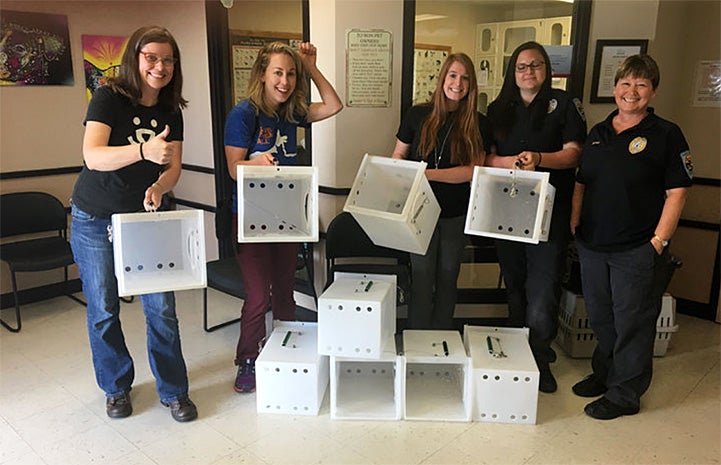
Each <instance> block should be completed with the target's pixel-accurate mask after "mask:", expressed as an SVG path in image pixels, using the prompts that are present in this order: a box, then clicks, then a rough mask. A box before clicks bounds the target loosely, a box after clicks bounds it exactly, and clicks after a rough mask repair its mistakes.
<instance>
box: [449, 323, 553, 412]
mask: <svg viewBox="0 0 721 465" xmlns="http://www.w3.org/2000/svg"><path fill="white" fill-rule="evenodd" d="M463 342H464V344H465V345H466V349H467V351H468V353H469V355H470V357H471V365H472V367H473V391H474V394H473V395H474V402H473V419H474V420H475V421H482V422H490V423H522V424H535V423H536V406H537V403H538V378H539V374H538V367H537V366H536V361H535V360H534V358H533V354H532V353H531V347H530V346H529V344H528V328H492V327H485V326H468V325H466V326H464V328H463Z"/></svg>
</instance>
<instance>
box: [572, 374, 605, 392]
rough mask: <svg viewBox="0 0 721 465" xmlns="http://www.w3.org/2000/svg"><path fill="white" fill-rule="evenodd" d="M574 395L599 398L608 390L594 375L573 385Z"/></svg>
mask: <svg viewBox="0 0 721 465" xmlns="http://www.w3.org/2000/svg"><path fill="white" fill-rule="evenodd" d="M572 389H573V393H574V394H576V395H577V396H581V397H598V396H601V395H603V394H604V393H605V392H606V390H607V388H606V383H604V382H602V381H601V380H600V379H598V378H597V377H596V375H594V374H593V373H591V374H590V375H588V376H586V377H585V378H583V379H582V380H581V381H579V382H577V383H576V384H574V385H573V388H572Z"/></svg>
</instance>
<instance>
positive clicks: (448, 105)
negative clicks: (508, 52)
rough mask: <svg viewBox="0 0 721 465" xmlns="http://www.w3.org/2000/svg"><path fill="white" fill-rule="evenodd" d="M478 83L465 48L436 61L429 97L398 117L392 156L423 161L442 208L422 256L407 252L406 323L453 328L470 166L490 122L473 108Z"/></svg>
mask: <svg viewBox="0 0 721 465" xmlns="http://www.w3.org/2000/svg"><path fill="white" fill-rule="evenodd" d="M477 95H478V88H477V83H476V74H475V71H474V68H473V62H472V61H471V59H470V57H469V56H468V55H466V54H465V53H455V54H452V55H449V56H448V58H446V60H445V61H444V63H443V64H442V65H441V69H440V73H439V78H438V80H437V82H436V88H435V90H434V91H433V94H432V95H431V98H430V101H429V102H427V103H423V104H420V105H415V106H413V107H411V109H410V110H409V111H408V114H407V115H406V116H405V118H403V121H402V122H401V125H400V127H399V128H398V133H397V134H396V138H397V139H396V145H395V147H394V149H393V158H400V159H404V158H407V159H409V160H416V161H421V160H422V161H425V162H426V163H427V164H428V165H427V169H426V170H425V176H426V178H427V179H428V181H429V184H430V186H431V189H432V190H433V194H434V195H435V197H436V199H437V200H438V203H439V204H440V207H441V213H440V218H438V223H437V224H436V227H435V230H434V231H433V235H432V236H431V240H430V243H429V244H428V250H427V251H426V253H425V254H424V255H420V254H415V253H412V254H411V272H412V284H411V299H410V308H409V310H408V323H409V327H411V328H413V329H452V328H453V312H454V310H455V307H456V301H457V295H458V291H457V281H458V274H459V272H460V268H461V259H462V256H463V250H464V248H465V246H466V244H467V243H468V239H467V237H466V236H465V234H464V232H463V227H464V224H465V217H466V210H467V208H468V200H469V198H470V192H471V185H470V181H471V179H472V178H473V168H474V166H476V165H482V164H483V159H484V157H485V153H486V150H485V148H484V143H485V144H488V147H489V148H490V141H491V137H492V134H491V125H490V122H489V121H488V119H487V118H486V117H485V116H483V115H482V114H480V113H479V112H478V111H477V110H476V99H477Z"/></svg>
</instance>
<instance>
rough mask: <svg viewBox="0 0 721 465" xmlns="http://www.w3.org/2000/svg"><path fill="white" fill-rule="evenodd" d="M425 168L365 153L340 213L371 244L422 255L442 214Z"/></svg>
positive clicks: (416, 163)
mask: <svg viewBox="0 0 721 465" xmlns="http://www.w3.org/2000/svg"><path fill="white" fill-rule="evenodd" d="M425 169H426V163H425V162H418V161H411V160H400V159H395V158H388V157H381V156H373V155H368V154H365V156H364V157H363V161H362V162H361V165H360V168H359V169H358V173H357V174H356V178H355V180H354V181H353V186H352V187H351V191H350V194H348V199H347V200H346V203H345V206H344V207H343V210H344V211H347V212H350V213H351V215H353V218H355V219H356V221H357V222H358V224H360V226H361V227H362V228H363V230H364V231H365V232H366V234H368V237H370V239H371V240H372V241H373V243H374V244H376V245H379V246H383V247H388V248H391V249H397V250H403V251H406V252H412V253H417V254H425V253H426V250H427V249H428V244H429V243H430V241H431V236H432V235H433V231H434V230H435V227H436V222H437V221H438V217H439V216H440V213H441V207H440V205H439V204H438V201H437V200H436V197H435V195H434V194H433V191H432V190H431V186H430V184H429V183H428V179H426V176H425Z"/></svg>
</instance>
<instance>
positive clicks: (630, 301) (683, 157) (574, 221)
mask: <svg viewBox="0 0 721 465" xmlns="http://www.w3.org/2000/svg"><path fill="white" fill-rule="evenodd" d="M659 80H660V73H659V69H658V66H657V64H656V62H655V61H654V60H653V58H651V57H650V56H648V55H634V56H631V57H628V58H627V59H626V60H625V61H624V62H623V63H622V64H621V66H620V68H619V69H618V71H617V72H616V75H615V78H614V87H613V97H614V99H615V101H616V106H617V107H618V108H617V109H616V110H614V111H613V112H612V113H611V114H610V115H609V116H608V118H606V120H605V121H603V122H601V123H599V124H597V125H595V126H594V127H593V129H591V132H590V133H589V135H588V139H587V140H586V144H585V145H584V147H583V152H582V154H581V162H580V167H579V171H578V174H577V176H576V187H575V190H574V193H573V213H572V216H571V230H572V231H573V232H574V234H575V238H576V245H577V248H578V254H579V259H580V262H581V280H582V286H583V298H584V302H585V306H586V311H587V312H588V318H589V321H590V323H591V328H593V331H594V333H595V335H596V339H597V340H598V345H597V346H596V349H595V350H594V353H593V360H592V367H593V373H592V374H591V375H589V376H587V377H586V378H585V379H583V380H582V381H580V382H578V383H576V385H574V386H573V391H574V392H575V393H576V394H577V395H579V396H582V397H598V396H601V395H603V397H600V398H598V399H596V400H594V401H593V402H591V403H589V404H588V405H586V407H585V409H584V410H585V412H586V414H587V415H589V416H591V417H593V418H597V419H603V420H607V419H612V418H617V417H619V416H622V415H633V414H635V413H638V411H639V409H640V398H641V396H642V395H643V393H644V392H646V390H647V389H648V387H649V385H650V384H651V375H652V371H653V367H652V361H653V345H654V340H655V337H656V320H657V319H658V314H659V311H660V308H661V297H662V292H663V289H656V287H658V286H654V277H655V274H656V272H657V271H658V269H659V266H660V265H662V264H663V262H664V261H665V260H667V259H668V255H669V251H668V242H669V240H670V239H671V236H672V235H673V233H674V231H676V227H677V225H678V220H679V218H680V216H681V211H682V210H683V206H684V204H685V202H686V197H687V195H688V190H689V187H690V186H691V179H692V174H693V165H692V163H691V154H690V152H689V147H688V144H687V143H686V139H685V138H684V136H683V133H682V132H681V129H680V128H679V127H678V126H677V125H675V124H674V123H672V122H670V121H666V120H664V119H662V118H660V117H658V116H657V115H656V114H655V113H654V110H653V108H650V107H649V106H648V105H649V103H650V101H651V100H652V99H653V98H654V97H655V96H656V89H657V87H658V83H659Z"/></svg>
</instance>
